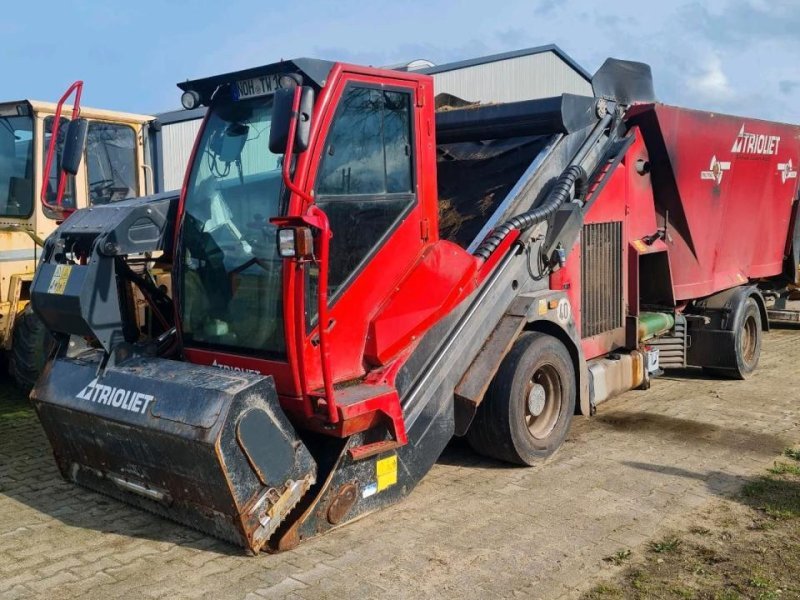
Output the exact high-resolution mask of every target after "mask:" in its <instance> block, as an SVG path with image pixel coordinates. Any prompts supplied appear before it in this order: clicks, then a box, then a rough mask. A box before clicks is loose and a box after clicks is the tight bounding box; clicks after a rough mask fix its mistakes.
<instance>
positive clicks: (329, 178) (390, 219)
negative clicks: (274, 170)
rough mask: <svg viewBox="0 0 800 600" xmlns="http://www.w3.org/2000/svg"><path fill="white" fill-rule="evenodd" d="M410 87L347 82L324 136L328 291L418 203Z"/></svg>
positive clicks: (319, 192)
mask: <svg viewBox="0 0 800 600" xmlns="http://www.w3.org/2000/svg"><path fill="white" fill-rule="evenodd" d="M411 136H412V128H411V92H410V91H408V92H407V91H396V90H386V89H381V88H375V87H363V86H356V85H351V86H349V87H348V88H346V89H345V92H344V94H343V95H342V98H341V100H340V102H339V107H338V109H337V111H336V114H335V116H334V120H333V124H332V125H331V129H330V131H329V133H328V137H327V139H326V141H325V147H324V154H323V158H322V162H321V164H320V168H319V173H318V176H317V185H316V197H317V205H318V206H319V207H320V208H322V210H324V211H325V212H326V213H327V215H328V219H329V220H330V224H331V229H332V231H333V238H332V240H331V260H330V272H329V290H328V293H329V294H331V295H332V294H335V293H336V291H338V290H339V289H340V288H341V287H342V286H343V284H345V283H346V281H347V279H348V278H349V277H350V276H351V275H353V274H354V273H355V272H356V271H357V270H358V269H359V267H360V265H361V264H362V262H363V261H364V260H365V259H366V258H367V256H368V255H369V254H371V253H372V251H374V250H375V249H377V247H378V246H379V245H380V243H381V241H382V240H383V238H384V237H385V235H386V234H387V233H388V232H389V231H390V230H391V229H392V228H393V226H394V224H395V223H396V222H397V221H398V220H399V219H400V218H401V216H402V215H403V214H405V212H406V211H407V209H409V208H410V207H411V206H412V205H414V203H415V202H416V197H415V194H414V181H413V179H414V178H413V161H412V152H411V144H412V137H411Z"/></svg>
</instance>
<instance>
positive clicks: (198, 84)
mask: <svg viewBox="0 0 800 600" xmlns="http://www.w3.org/2000/svg"><path fill="white" fill-rule="evenodd" d="M335 64H336V63H335V62H332V61H329V60H321V59H318V58H294V59H291V60H282V61H280V62H276V63H272V64H268V65H263V66H260V67H253V68H250V69H244V70H242V71H232V72H230V73H223V74H220V75H213V76H211V77H204V78H202V79H193V80H187V81H184V82H182V83H179V84H178V87H179V88H180V89H181V90H183V91H184V92H187V91H189V90H192V91H195V92H197V93H198V94H199V95H200V102H201V103H202V104H205V105H206V106H207V105H208V104H209V102H211V97H212V95H213V94H214V91H215V90H216V89H217V88H218V87H219V86H220V85H223V84H225V83H231V82H234V81H241V80H244V79H255V78H257V77H263V76H265V75H288V74H291V73H296V74H299V75H302V76H303V83H306V84H311V85H313V86H314V87H316V88H317V89H320V88H322V87H324V86H325V82H326V81H327V78H328V74H329V73H330V72H331V69H332V68H333V66H334V65H335Z"/></svg>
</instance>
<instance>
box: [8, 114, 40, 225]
mask: <svg viewBox="0 0 800 600" xmlns="http://www.w3.org/2000/svg"><path fill="white" fill-rule="evenodd" d="M31 212H33V119H32V118H31V117H30V116H17V115H9V116H2V112H0V217H28V216H29V215H30V214H31Z"/></svg>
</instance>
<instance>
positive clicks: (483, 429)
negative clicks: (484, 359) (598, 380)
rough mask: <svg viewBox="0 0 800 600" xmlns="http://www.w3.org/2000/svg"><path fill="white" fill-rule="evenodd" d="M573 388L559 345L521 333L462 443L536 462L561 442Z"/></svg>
mask: <svg viewBox="0 0 800 600" xmlns="http://www.w3.org/2000/svg"><path fill="white" fill-rule="evenodd" d="M576 388H577V385H576V382H575V368H574V367H573V364H572V359H571V358H570V355H569V352H568V351H567V349H566V348H565V347H564V344H562V343H561V342H560V341H559V340H557V339H556V338H554V337H552V336H549V335H545V334H543V333H538V332H525V333H523V334H522V335H521V336H520V337H519V339H517V341H516V342H515V343H514V346H513V347H512V348H511V350H510V351H509V353H508V354H507V355H506V357H505V358H504V359H503V362H502V363H501V365H500V369H499V370H498V371H497V375H495V378H494V380H492V383H491V385H490V386H489V389H488V391H487V392H486V397H485V398H484V399H483V402H482V403H481V405H480V406H479V407H478V412H477V413H476V414H475V419H474V421H473V422H472V425H471V426H470V429H469V431H468V432H467V441H468V442H469V444H470V446H472V448H473V449H474V450H475V451H476V452H478V453H480V454H483V455H485V456H489V457H492V458H497V459H499V460H503V461H506V462H510V463H514V464H519V465H529V466H530V465H533V464H536V463H537V462H540V461H542V460H544V459H546V458H547V457H549V456H551V455H552V454H553V453H554V452H555V451H556V450H558V448H559V447H560V446H561V444H562V442H563V441H564V438H565V437H566V435H567V430H568V429H569V424H570V421H571V420H572V415H573V414H574V413H575V397H576ZM534 394H535V396H534Z"/></svg>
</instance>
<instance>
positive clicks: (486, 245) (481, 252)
mask: <svg viewBox="0 0 800 600" xmlns="http://www.w3.org/2000/svg"><path fill="white" fill-rule="evenodd" d="M586 178H587V175H586V171H585V170H584V168H583V167H582V166H580V165H570V166H569V167H567V170H566V171H564V172H563V173H561V175H560V176H559V178H558V179H557V180H556V184H555V185H554V186H553V189H552V190H550V194H549V195H548V196H547V199H546V200H545V201H544V202H543V203H542V204H541V205H540V206H537V207H536V208H534V209H532V210H529V211H527V212H524V213H522V214H520V215H516V216H515V217H512V218H510V219H509V220H508V221H506V222H505V223H502V224H500V225H498V226H497V227H496V228H495V229H494V231H492V233H491V235H490V236H489V237H487V238H486V239H485V240H483V242H482V243H481V245H480V246H478V248H477V250H475V253H474V254H475V256H479V257H480V258H482V259H484V260H486V259H488V258H489V256H491V254H492V252H494V251H495V250H497V247H498V246H499V245H500V244H501V243H502V241H503V240H504V239H505V238H506V237H508V234H509V233H511V232H512V231H514V230H515V229H517V230H519V231H524V230H525V229H528V228H530V227H532V226H533V225H536V224H537V223H541V222H542V221H546V220H547V219H549V218H550V217H551V216H553V215H554V214H555V212H556V211H557V210H558V207H559V206H561V205H562V204H564V203H565V202H567V201H568V200H569V199H570V191H571V190H572V186H573V185H574V186H575V192H576V196H578V197H580V196H581V195H583V194H584V193H585V192H586Z"/></svg>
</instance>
